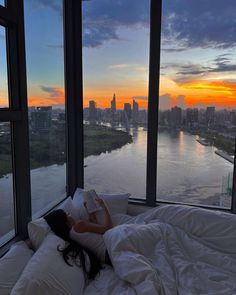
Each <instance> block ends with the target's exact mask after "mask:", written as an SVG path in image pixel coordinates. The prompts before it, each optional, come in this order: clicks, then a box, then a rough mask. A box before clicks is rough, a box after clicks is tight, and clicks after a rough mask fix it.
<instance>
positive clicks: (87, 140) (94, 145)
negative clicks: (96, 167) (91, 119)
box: [84, 125, 133, 157]
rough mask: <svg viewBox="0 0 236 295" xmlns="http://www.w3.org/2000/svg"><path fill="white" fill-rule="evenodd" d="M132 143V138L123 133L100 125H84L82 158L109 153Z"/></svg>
mask: <svg viewBox="0 0 236 295" xmlns="http://www.w3.org/2000/svg"><path fill="white" fill-rule="evenodd" d="M132 142H133V140H132V136H131V135H130V134H128V133H127V132H125V131H121V130H115V129H112V128H110V127H106V126H101V125H95V126H93V125H84V157H88V156H91V155H100V154H101V153H105V152H111V151H112V150H115V149H119V148H121V147H122V146H124V145H126V144H128V143H132Z"/></svg>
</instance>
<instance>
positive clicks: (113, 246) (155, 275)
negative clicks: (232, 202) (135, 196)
mask: <svg viewBox="0 0 236 295" xmlns="http://www.w3.org/2000/svg"><path fill="white" fill-rule="evenodd" d="M125 222H126V223H125V224H122V225H120V226H117V227H114V228H113V229H111V230H109V231H107V232H106V233H105V235H104V241H105V244H106V247H107V249H108V252H109V256H110V258H111V261H112V264H113V266H114V271H110V272H109V276H108V277H109V278H110V279H105V274H106V273H107V272H108V271H107V269H105V270H103V271H102V272H101V274H100V275H99V276H98V278H97V279H96V281H94V282H92V283H91V284H90V285H89V286H88V287H87V288H86V289H85V292H84V294H85V295H90V294H112V295H113V294H114V295H115V294H127V295H131V294H138V295H139V294H140V295H141V294H153V295H154V294H157V295H177V294H178V295H179V294H180V295H195V294H196V295H199V294H207V295H233V294H236V216H235V215H232V214H228V213H220V212H215V211H210V210H205V209H200V208H192V207H188V206H178V205H166V206H161V207H159V208H153V209H151V210H148V211H147V212H145V213H142V214H140V215H138V216H136V217H133V218H127V220H126V221H125ZM104 271H105V273H103V272H104ZM114 282H116V283H114ZM106 289H107V290H112V293H106ZM121 290H123V291H122V292H123V293H122V292H121Z"/></svg>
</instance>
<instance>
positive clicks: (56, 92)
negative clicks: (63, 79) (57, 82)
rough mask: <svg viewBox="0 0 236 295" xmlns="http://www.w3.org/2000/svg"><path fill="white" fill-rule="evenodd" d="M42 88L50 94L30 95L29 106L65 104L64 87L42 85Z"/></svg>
mask: <svg viewBox="0 0 236 295" xmlns="http://www.w3.org/2000/svg"><path fill="white" fill-rule="evenodd" d="M42 90H43V91H44V92H46V93H48V96H45V94H44V95H42V96H38V97H35V96H29V97H28V105H29V106H48V105H58V104H62V105H63V104H65V91H64V88H59V87H42Z"/></svg>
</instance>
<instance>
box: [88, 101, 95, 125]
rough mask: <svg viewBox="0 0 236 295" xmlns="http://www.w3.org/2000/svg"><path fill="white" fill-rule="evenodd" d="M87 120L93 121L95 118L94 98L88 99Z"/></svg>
mask: <svg viewBox="0 0 236 295" xmlns="http://www.w3.org/2000/svg"><path fill="white" fill-rule="evenodd" d="M88 119H89V121H91V122H94V121H96V120H97V108H96V102H95V101H94V100H90V101H89V117H88Z"/></svg>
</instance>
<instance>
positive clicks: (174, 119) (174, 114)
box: [170, 106, 182, 127]
mask: <svg viewBox="0 0 236 295" xmlns="http://www.w3.org/2000/svg"><path fill="white" fill-rule="evenodd" d="M170 118H171V122H170V124H171V126H172V127H179V126H181V124H182V109H181V108H179V107H177V106H175V107H174V108H172V109H171V114H170Z"/></svg>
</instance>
